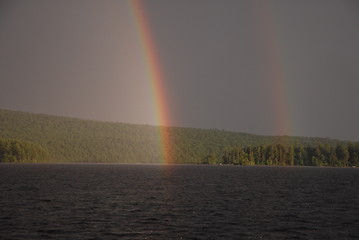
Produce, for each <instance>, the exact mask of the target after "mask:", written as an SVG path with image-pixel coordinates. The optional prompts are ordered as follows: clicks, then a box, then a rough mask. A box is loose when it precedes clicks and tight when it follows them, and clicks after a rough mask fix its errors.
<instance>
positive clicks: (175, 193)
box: [0, 164, 359, 240]
mask: <svg viewBox="0 0 359 240" xmlns="http://www.w3.org/2000/svg"><path fill="white" fill-rule="evenodd" d="M0 189H1V198H0V239H276V240H277V239H326V240H328V239H336V240H337V239H359V169H358V168H320V167H265V166H252V167H250V166H209V165H135V164H134V165H125V164H1V165H0Z"/></svg>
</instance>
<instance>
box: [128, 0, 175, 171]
mask: <svg viewBox="0 0 359 240" xmlns="http://www.w3.org/2000/svg"><path fill="white" fill-rule="evenodd" d="M129 4H130V8H131V11H132V15H133V18H134V22H135V24H136V29H137V31H138V35H139V38H140V44H141V48H142V52H143V58H144V61H145V64H146V72H147V76H148V78H149V81H150V85H151V90H152V95H153V98H154V103H155V106H156V110H155V111H156V120H157V123H158V124H159V129H160V138H161V144H160V145H161V148H162V149H161V152H162V163H166V164H169V163H171V162H172V161H171V159H172V158H171V155H170V152H171V151H170V150H171V147H170V146H171V144H170V137H169V132H168V128H167V127H166V126H169V125H170V118H169V114H167V109H168V107H167V104H166V103H167V99H168V98H167V97H166V91H165V87H164V80H163V74H162V71H161V64H160V61H159V57H158V55H157V51H156V46H155V43H154V40H153V36H152V33H151V28H150V25H149V20H148V17H147V16H146V12H145V10H144V6H143V3H142V2H141V1H139V0H129Z"/></svg>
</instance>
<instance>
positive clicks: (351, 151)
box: [202, 142, 359, 167]
mask: <svg viewBox="0 0 359 240" xmlns="http://www.w3.org/2000/svg"><path fill="white" fill-rule="evenodd" d="M202 163H204V164H234V165H270V166H334V167H353V166H359V142H357V143H345V144H344V143H342V144H336V145H329V144H319V145H317V146H303V145H284V144H274V145H259V146H255V147H236V148H231V149H228V150H225V151H223V152H222V154H221V155H220V157H215V156H213V155H208V156H206V157H205V158H203V159H202Z"/></svg>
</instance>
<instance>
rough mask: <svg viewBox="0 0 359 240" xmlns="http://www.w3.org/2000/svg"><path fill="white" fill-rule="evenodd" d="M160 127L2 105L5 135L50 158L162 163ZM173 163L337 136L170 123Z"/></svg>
mask: <svg viewBox="0 0 359 240" xmlns="http://www.w3.org/2000/svg"><path fill="white" fill-rule="evenodd" d="M159 130H160V127H158V126H149V125H137V124H125V123H109V122H99V121H91V120H81V119H75V118H68V117H57V116H50V115H45V114H34V113H25V112H18V111H11V110H2V109H0V138H3V139H15V140H21V141H27V142H32V143H34V144H38V145H39V146H42V147H43V148H44V149H46V150H47V152H48V153H49V156H50V157H49V160H48V161H49V162H118V163H135V162H138V163H160V162H161V152H160V139H159ZM165 131H167V132H168V134H169V135H170V138H171V142H172V148H171V151H172V153H173V154H172V156H173V162H174V163H200V162H201V161H202V160H203V159H204V158H205V157H207V156H209V155H211V156H219V155H220V154H222V153H223V151H225V150H226V149H231V148H234V147H248V146H259V145H262V144H277V143H291V144H301V145H305V146H309V145H311V146H314V145H318V144H329V145H334V144H337V143H340V141H338V140H333V139H325V138H305V137H274V136H260V135H253V134H246V133H236V132H229V131H223V130H217V129H207V130H206V129H195V128H179V127H166V128H165Z"/></svg>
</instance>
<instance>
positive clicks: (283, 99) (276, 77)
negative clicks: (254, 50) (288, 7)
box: [254, 1, 291, 135]
mask: <svg viewBox="0 0 359 240" xmlns="http://www.w3.org/2000/svg"><path fill="white" fill-rule="evenodd" d="M254 4H255V6H254V7H255V9H256V13H257V16H256V20H257V23H258V27H259V29H258V32H259V33H260V34H261V36H260V39H263V47H264V49H263V50H264V54H265V58H266V59H265V65H266V66H267V69H266V72H267V77H268V80H269V83H270V91H271V95H272V101H273V102H272V104H273V110H274V111H275V116H276V119H275V123H276V126H275V131H276V132H277V134H278V135H290V134H291V131H290V130H291V127H290V118H289V117H290V114H289V110H290V109H289V98H288V96H287V95H286V93H287V89H286V79H285V68H284V63H283V56H282V53H281V49H280V48H279V42H278V34H276V24H275V22H274V20H275V19H274V15H273V10H272V8H271V5H270V3H269V2H267V1H254Z"/></svg>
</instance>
